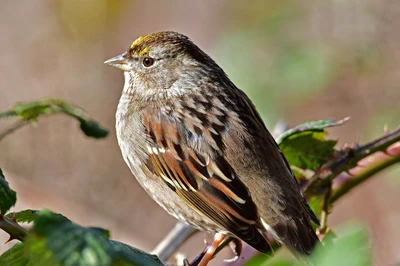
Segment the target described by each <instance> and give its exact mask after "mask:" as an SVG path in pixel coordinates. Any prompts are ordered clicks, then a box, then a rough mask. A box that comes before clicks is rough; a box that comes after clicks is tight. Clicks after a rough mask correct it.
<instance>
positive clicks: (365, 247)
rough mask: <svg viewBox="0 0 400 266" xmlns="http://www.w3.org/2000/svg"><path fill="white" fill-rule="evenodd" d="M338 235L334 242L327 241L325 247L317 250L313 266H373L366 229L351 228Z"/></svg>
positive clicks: (360, 227)
mask: <svg viewBox="0 0 400 266" xmlns="http://www.w3.org/2000/svg"><path fill="white" fill-rule="evenodd" d="M338 235H339V236H338V237H337V238H334V239H333V240H332V241H327V242H326V244H325V246H318V247H317V248H316V250H315V252H314V253H313V254H312V258H311V260H312V262H313V265H318V266H337V265H352V266H367V265H372V252H371V248H370V245H369V241H368V233H367V230H365V228H363V227H362V226H359V225H358V226H351V227H349V228H347V229H345V230H343V231H342V233H338Z"/></svg>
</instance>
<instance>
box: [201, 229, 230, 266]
mask: <svg viewBox="0 0 400 266" xmlns="http://www.w3.org/2000/svg"><path fill="white" fill-rule="evenodd" d="M224 239H225V235H224V234H222V233H217V234H215V236H214V241H213V242H212V243H211V245H210V246H209V247H208V248H207V251H206V253H205V254H204V256H203V258H202V259H201V261H200V262H199V265H198V266H206V265H207V264H208V262H209V261H210V260H211V259H212V258H213V256H214V253H215V251H216V250H217V248H218V246H219V244H221V242H222V241H224Z"/></svg>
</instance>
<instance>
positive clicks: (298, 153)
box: [279, 130, 336, 170]
mask: <svg viewBox="0 0 400 266" xmlns="http://www.w3.org/2000/svg"><path fill="white" fill-rule="evenodd" d="M324 137H325V132H323V131H320V130H318V131H302V132H300V133H295V134H291V135H290V136H288V137H286V138H285V139H284V140H283V141H282V142H281V143H280V145H279V147H280V148H281V151H282V152H283V154H284V155H285V157H286V159H287V160H288V162H289V165H290V166H296V167H298V168H301V169H310V170H316V169H317V168H318V167H319V166H321V165H322V164H323V163H325V162H326V161H327V160H329V159H330V158H331V157H332V156H333V154H334V152H335V149H334V146H335V145H336V141H335V140H325V139H324Z"/></svg>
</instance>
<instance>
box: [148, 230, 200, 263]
mask: <svg viewBox="0 0 400 266" xmlns="http://www.w3.org/2000/svg"><path fill="white" fill-rule="evenodd" d="M195 232H196V229H194V228H193V227H191V226H190V225H186V224H184V223H181V222H178V223H177V224H176V225H175V227H174V228H173V229H172V230H171V231H170V232H169V233H168V234H167V235H166V236H165V237H164V238H163V240H162V241H161V242H160V243H159V244H158V245H157V246H156V247H155V248H154V249H153V251H152V252H151V254H154V255H157V257H158V258H159V259H160V260H161V261H166V260H168V259H169V257H171V255H172V254H173V253H174V252H175V251H176V250H177V249H178V248H179V247H180V246H181V245H182V244H183V243H184V242H185V241H186V240H187V239H189V238H190V237H191V236H192V235H193V234H194V233H195Z"/></svg>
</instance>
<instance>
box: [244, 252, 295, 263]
mask: <svg viewBox="0 0 400 266" xmlns="http://www.w3.org/2000/svg"><path fill="white" fill-rule="evenodd" d="M296 265H299V264H297V263H295V262H293V261H290V260H286V259H282V258H275V257H271V256H268V255H264V254H261V253H259V254H256V255H255V256H253V257H252V258H251V259H249V260H248V261H247V262H246V263H244V264H243V266H296Z"/></svg>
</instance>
